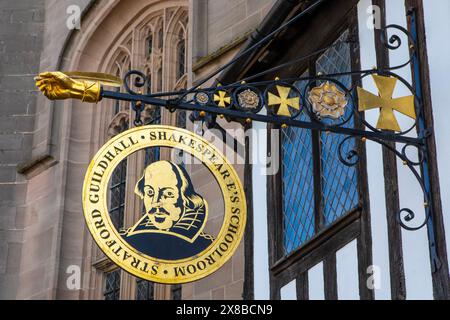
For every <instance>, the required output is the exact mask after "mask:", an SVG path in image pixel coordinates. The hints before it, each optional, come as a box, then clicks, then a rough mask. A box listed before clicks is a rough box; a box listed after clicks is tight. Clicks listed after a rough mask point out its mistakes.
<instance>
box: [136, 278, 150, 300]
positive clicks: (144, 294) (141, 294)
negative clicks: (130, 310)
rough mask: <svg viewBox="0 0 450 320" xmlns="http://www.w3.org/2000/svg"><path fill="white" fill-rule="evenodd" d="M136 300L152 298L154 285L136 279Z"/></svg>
mask: <svg viewBox="0 0 450 320" xmlns="http://www.w3.org/2000/svg"><path fill="white" fill-rule="evenodd" d="M136 300H154V285H153V283H151V282H148V281H145V280H137V281H136Z"/></svg>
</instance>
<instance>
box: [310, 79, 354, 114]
mask: <svg viewBox="0 0 450 320" xmlns="http://www.w3.org/2000/svg"><path fill="white" fill-rule="evenodd" d="M309 101H310V102H311V104H312V107H313V111H314V112H315V113H316V114H317V115H319V116H321V117H323V118H331V119H335V120H336V119H339V118H341V117H343V116H344V114H345V107H346V106H347V104H348V100H347V99H346V97H345V94H344V93H343V92H342V91H340V90H339V89H338V88H337V87H336V85H334V84H331V83H330V82H328V81H327V82H325V83H323V84H322V85H320V86H319V87H315V88H313V89H312V90H311V91H310V92H309Z"/></svg>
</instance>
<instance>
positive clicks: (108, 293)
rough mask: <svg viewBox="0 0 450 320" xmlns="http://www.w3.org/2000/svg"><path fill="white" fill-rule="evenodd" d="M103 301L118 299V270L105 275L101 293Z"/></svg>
mask: <svg viewBox="0 0 450 320" xmlns="http://www.w3.org/2000/svg"><path fill="white" fill-rule="evenodd" d="M103 297H104V298H105V300H119V299H120V270H119V269H117V270H114V271H111V272H108V273H105V291H104V292H103Z"/></svg>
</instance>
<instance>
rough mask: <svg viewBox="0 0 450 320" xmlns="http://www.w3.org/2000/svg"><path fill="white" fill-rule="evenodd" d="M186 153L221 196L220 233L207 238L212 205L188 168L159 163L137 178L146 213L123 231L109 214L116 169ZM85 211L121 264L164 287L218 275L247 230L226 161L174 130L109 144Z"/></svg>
mask: <svg viewBox="0 0 450 320" xmlns="http://www.w3.org/2000/svg"><path fill="white" fill-rule="evenodd" d="M154 147H166V148H176V149H179V150H182V151H183V152H185V153H186V154H190V155H192V156H193V157H194V158H196V159H198V160H199V161H201V163H202V164H203V165H204V166H206V167H207V168H208V169H209V173H210V174H211V175H212V177H213V178H214V179H215V180H216V181H217V183H218V185H219V187H220V191H221V194H217V197H220V198H223V204H224V215H223V222H222V226H221V228H220V231H219V232H218V234H217V235H215V234H209V233H207V232H206V231H205V230H206V229H208V228H207V226H208V216H209V212H208V210H209V208H208V203H207V201H206V199H205V198H204V197H203V196H202V194H201V193H199V192H198V191H197V188H196V187H197V186H195V185H194V184H193V183H192V180H191V178H190V176H189V174H188V172H187V171H186V169H185V168H184V167H183V166H182V165H178V164H175V163H173V162H170V161H158V162H154V163H152V164H150V165H149V166H147V167H145V168H144V170H143V172H137V173H136V175H137V176H138V177H140V178H139V179H138V181H137V183H136V186H135V196H136V197H137V200H138V202H139V203H140V204H141V205H140V206H138V207H142V208H145V210H144V213H143V214H141V215H139V216H140V218H139V219H137V220H136V221H134V222H133V223H132V224H130V225H128V226H125V227H124V228H123V229H121V230H117V229H116V227H115V226H114V224H113V222H112V219H111V217H110V214H109V209H108V191H109V181H110V178H111V176H112V174H113V172H114V169H115V168H116V167H117V166H118V165H119V164H120V163H121V162H122V161H123V160H125V159H126V158H127V157H128V156H130V155H131V154H133V153H135V152H137V151H139V150H142V149H147V148H154ZM83 210H84V216H85V219H86V223H87V226H88V228H89V231H90V232H91V234H92V236H93V238H94V240H95V242H96V243H97V245H98V246H99V247H100V249H101V250H102V251H103V252H104V253H105V255H106V256H107V257H108V258H109V259H111V260H112V261H113V262H114V263H115V264H117V265H118V266H119V267H120V268H122V269H124V270H125V271H127V272H129V273H131V274H132V275H134V276H136V277H139V278H142V279H145V280H149V281H153V282H158V283H167V284H175V283H186V282H191V281H195V280H199V279H202V278H204V277H206V276H208V275H210V274H212V273H213V272H215V271H217V270H218V269H219V268H220V267H221V266H222V265H223V264H224V263H225V262H227V261H228V260H229V259H230V258H231V257H232V255H233V253H234V252H235V251H236V249H237V247H238V245H239V243H240V241H241V239H242V236H243V234H244V229H245V224H246V214H247V213H246V199H245V194H244V189H243V187H242V184H241V182H240V180H239V177H238V175H237V173H236V171H235V170H234V168H233V167H232V166H231V164H230V163H228V161H227V159H226V157H225V156H224V155H223V154H222V153H221V152H220V151H219V150H218V149H216V148H215V147H214V146H213V145H211V144H210V143H209V142H207V141H206V140H204V139H203V138H201V137H199V136H197V135H195V134H194V133H192V132H189V131H187V130H183V129H179V128H175V127H169V126H144V127H138V128H134V129H131V130H128V131H126V132H124V133H122V134H120V135H118V136H116V137H115V138H113V139H111V140H110V141H108V143H107V144H105V145H104V146H103V147H102V148H101V149H100V151H99V152H98V153H97V154H96V155H95V157H94V159H93V160H92V162H91V164H90V166H89V169H88V171H87V174H86V177H85V181H84V187H83Z"/></svg>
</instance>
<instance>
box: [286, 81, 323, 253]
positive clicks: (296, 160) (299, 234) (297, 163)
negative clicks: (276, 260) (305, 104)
mask: <svg viewBox="0 0 450 320" xmlns="http://www.w3.org/2000/svg"><path fill="white" fill-rule="evenodd" d="M303 76H307V73H306V74H304V75H303ZM304 85H305V83H304V82H303V83H298V84H296V86H297V87H298V89H299V90H300V92H303V90H304ZM299 120H301V121H307V120H308V119H307V117H306V116H305V115H304V114H302V115H301V116H300V117H299ZM281 132H282V175H283V180H282V181H283V185H282V192H283V227H284V232H283V243H284V253H285V254H289V253H291V252H292V251H294V250H295V249H297V248H298V247H299V246H301V245H302V244H303V243H305V242H306V241H308V240H309V239H311V237H312V236H313V235H314V230H315V226H314V212H315V206H314V177H313V157H312V136H311V131H309V130H305V129H301V128H293V127H289V128H287V129H283V130H282V131H281Z"/></svg>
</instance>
